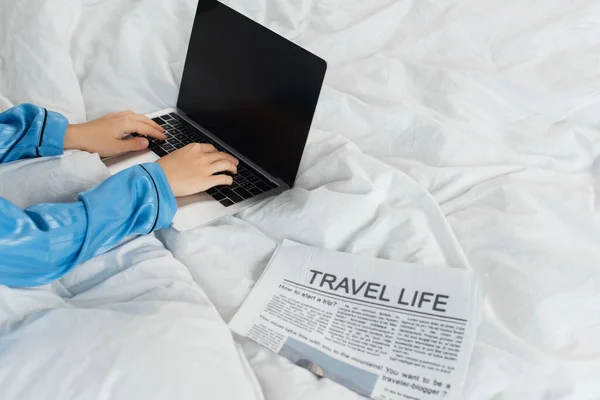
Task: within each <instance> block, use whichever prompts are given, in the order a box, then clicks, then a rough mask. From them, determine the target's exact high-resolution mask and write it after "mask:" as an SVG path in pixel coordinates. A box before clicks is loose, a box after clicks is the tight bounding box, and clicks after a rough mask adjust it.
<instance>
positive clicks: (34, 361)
mask: <svg viewBox="0 0 600 400" xmlns="http://www.w3.org/2000/svg"><path fill="white" fill-rule="evenodd" d="M228 3H229V4H232V5H233V6H234V7H236V8H237V9H239V10H240V11H242V12H244V13H245V14H246V15H249V16H251V17H252V18H254V19H256V20H258V21H259V22H261V23H263V24H265V25H267V26H269V27H270V28H272V29H274V30H276V31H278V32H280V33H281V34H283V35H284V36H286V37H288V38H291V39H293V40H295V41H296V42H298V43H299V44H301V45H303V46H305V47H307V48H309V49H310V50H312V51H314V52H316V53H317V54H319V55H321V56H322V57H324V58H326V59H327V60H328V61H329V71H328V76H327V79H326V84H325V88H324V91H323V94H322V98H321V103H320V107H319V110H318V112H317V115H316V118H315V122H314V125H313V127H314V129H313V132H312V133H311V137H310V140H309V144H308V146H307V150H306V153H305V157H304V159H303V163H302V167H301V171H300V176H299V179H298V185H297V188H296V189H294V190H292V191H290V192H289V193H286V194H284V195H282V196H280V197H278V198H275V199H272V200H270V201H267V202H265V203H263V204H260V205H258V206H256V207H253V208H252V209H250V210H247V211H245V212H244V213H242V214H241V215H238V216H236V217H230V218H225V219H223V220H220V221H218V222H217V223H215V224H213V225H212V226H210V227H205V228H200V229H197V230H194V231H192V232H188V233H185V234H180V233H177V232H174V231H163V232H160V233H159V234H158V237H159V238H160V239H161V241H162V242H164V243H165V244H166V246H167V248H168V249H169V251H167V250H166V249H165V248H164V247H163V245H162V244H161V242H159V241H158V240H157V239H156V238H155V237H154V236H149V237H146V238H139V239H135V240H133V241H131V242H129V243H127V244H125V245H124V246H122V247H120V248H118V249H117V250H115V251H113V252H111V253H108V254H107V255H105V256H102V257H100V258H97V259H95V260H92V261H91V262H89V263H86V264H85V265H82V266H80V267H79V268H77V269H76V270H75V272H74V273H73V274H71V275H69V276H68V277H67V278H65V279H63V280H62V281H61V282H58V283H56V284H54V285H51V286H49V287H45V288H42V289H37V290H17V289H8V288H0V393H2V396H1V397H2V398H3V399H21V398H61V399H62V398H67V399H71V398H72V399H75V398H100V399H109V398H110V399H112V398H123V399H136V398H140V399H153V398H157V399H159V398H178V399H186V398H194V399H196V398H224V399H229V398H231V399H234V398H235V399H243V398H248V399H259V398H261V397H262V396H263V395H264V398H266V399H269V400H280V399H283V400H288V399H290V400H291V399H304V398H309V399H338V398H339V399H354V398H358V396H357V395H355V394H354V393H352V392H350V391H348V390H346V389H344V388H342V387H340V386H338V385H337V384H334V383H332V382H330V381H328V380H322V381H318V380H316V379H315V378H314V377H313V376H312V375H311V374H310V373H308V372H307V371H305V370H302V369H301V368H298V367H295V366H293V365H291V364H290V363H288V362H287V361H285V360H282V359H280V358H279V357H277V356H275V355H272V354H269V353H268V352H267V351H265V350H263V349H261V348H259V347H258V346H256V345H254V344H252V343H249V342H246V341H244V340H239V339H238V343H239V344H240V346H241V349H242V350H243V353H244V355H245V357H244V356H243V355H241V353H239V352H238V351H237V348H236V345H235V344H234V342H233V341H232V340H231V337H230V336H229V334H228V333H227V328H226V326H225V323H224V321H227V320H229V319H230V318H231V316H232V315H233V313H234V312H235V310H236V309H237V307H238V306H239V305H240V303H241V302H242V301H243V298H244V296H245V295H246V294H247V293H248V291H249V290H250V289H251V287H252V285H253V283H254V281H255V280H256V279H257V277H258V276H259V274H260V273H261V271H262V269H263V268H264V266H265V264H266V262H267V260H268V258H269V256H270V255H271V252H272V250H273V249H274V248H275V245H276V243H277V241H278V240H280V239H282V238H289V239H292V240H296V241H299V242H302V243H306V244H311V245H317V246H322V247H327V248H332V249H338V250H343V251H348V252H352V253H356V254H366V255H372V256H376V257H381V258H388V259H395V260H404V261H414V262H419V263H422V264H426V265H430V266H431V267H441V268H443V267H448V266H451V267H458V268H470V269H473V270H475V271H477V272H479V273H481V274H482V275H483V277H484V281H485V290H486V307H485V313H484V317H483V321H482V324H481V326H480V328H479V332H478V342H477V344H476V346H475V351H474V354H473V358H472V361H471V368H470V370H469V373H468V376H467V380H466V384H465V388H464V398H466V399H532V400H535V399H598V398H600V380H598V376H600V344H599V342H598V340H597V338H598V337H600V245H599V241H598V238H599V237H600V214H599V212H600V200H598V198H599V197H598V196H599V194H600V193H599V192H600V134H599V132H598V127H599V124H600V113H598V109H599V106H600V94H599V93H600V70H599V69H598V63H599V61H600V55H599V53H598V52H597V49H598V47H599V46H600V25H599V24H598V23H597V21H598V19H600V4H597V3H596V2H590V1H584V0H578V1H571V2H564V1H559V0H545V1H542V0H531V1H528V2H521V1H516V0H502V1H500V0H485V1H475V0H448V1H441V2H440V1H429V0H420V1H404V0H372V1H368V2H367V1H360V0H345V1H340V0H303V1H299V0H298V1H292V0H245V1H242V0H231V1H229V2H228ZM194 6H195V4H194V2H193V1H191V0H176V1H175V0H173V1H169V2H167V1H159V0H140V1H133V0H127V1H123V0H104V1H98V0H83V1H80V2H72V1H69V0H49V1H35V0H23V1H20V2H11V1H3V2H0V108H6V107H9V106H11V105H13V104H17V103H20V102H25V101H29V102H35V103H38V104H42V105H45V106H48V107H50V108H52V109H55V110H58V111H61V112H63V113H65V114H66V115H67V116H69V118H70V119H71V120H72V121H83V120H85V119H86V118H94V117H97V116H100V115H102V114H104V113H106V112H109V111H115V110H118V109H128V108H129V109H133V110H135V111H137V112H151V111H154V110H157V109H160V108H163V107H166V106H172V105H174V104H175V102H176V97H177V86H178V82H179V79H180V76H181V70H182V66H183V60H184V55H185V49H186V41H187V38H188V35H189V32H190V29H191V23H192V19H193V10H194ZM84 156H85V155H84V154H82V153H75V154H73V155H69V156H68V157H66V158H65V160H68V159H70V158H71V157H72V160H71V161H69V162H73V163H76V164H77V165H80V168H79V171H81V174H82V177H83V178H85V177H86V176H88V177H89V176H90V175H86V173H85V172H86V169H85V168H87V169H88V170H89V169H90V168H98V169H94V171H96V172H95V173H97V174H98V175H97V176H98V178H100V177H101V176H102V171H101V165H99V164H98V163H97V159H96V160H95V161H94V160H93V159H90V158H87V157H93V156H87V157H84ZM92 166H93V167H92ZM57 168H59V169H58V170H59V171H60V166H58V167H57ZM69 170H70V171H72V170H73V169H69ZM0 171H2V170H0ZM9 173H15V171H12V172H11V171H6V174H3V175H1V176H0V183H1V182H2V181H3V180H4V179H9V178H5V176H9V175H8V174H9ZM16 173H24V174H26V173H27V172H26V169H23V171H21V172H18V171H17V172H16ZM94 176H96V175H94ZM68 181H69V182H76V183H77V184H79V185H81V187H85V186H86V185H89V184H90V182H89V181H90V180H89V178H85V179H82V180H79V179H78V178H77V177H73V179H70V180H68ZM42 184H43V183H42ZM45 184H46V186H47V188H46V189H48V187H52V185H51V180H50V181H46V182H45ZM67 186H68V190H69V191H74V190H75V189H76V188H77V185H75V184H69V185H66V186H65V188H66V187H67ZM2 188H3V187H2V184H0V192H2V191H3V189H2ZM48 190H49V189H48ZM65 190H67V189H65ZM7 191H8V190H7V189H6V186H5V187H4V193H0V195H6V192H7ZM57 195H58V194H57ZM44 200H45V199H44ZM172 255H173V256H174V258H173V256H172ZM186 267H187V268H186ZM192 278H193V279H192ZM213 305H214V307H213ZM223 320H224V321H223ZM246 360H248V361H249V364H250V366H251V371H250V370H249V369H248V368H247V364H246ZM219 389H221V390H224V391H225V392H219ZM261 392H262V393H261Z"/></svg>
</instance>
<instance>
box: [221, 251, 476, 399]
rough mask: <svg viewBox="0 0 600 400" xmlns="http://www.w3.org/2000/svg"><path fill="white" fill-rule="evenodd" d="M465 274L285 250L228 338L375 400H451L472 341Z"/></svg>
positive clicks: (470, 280)
mask: <svg viewBox="0 0 600 400" xmlns="http://www.w3.org/2000/svg"><path fill="white" fill-rule="evenodd" d="M477 282H478V280H477V279H474V277H473V274H472V273H471V272H469V271H466V270H461V269H454V268H431V267H429V268H428V267H423V266H419V265H415V264H408V263H401V262H392V261H387V260H378V259H370V258H364V257H358V256H354V255H350V254H346V253H339V252H334V251H328V250H321V249H317V248H314V247H308V246H304V245H300V244H297V243H294V242H290V241H285V242H283V243H282V245H281V246H280V247H279V248H278V250H277V251H276V252H275V254H274V256H273V257H272V258H271V261H270V262H269V265H268V266H267V268H266V269H265V272H264V273H263V275H262V276H261V277H260V279H259V280H258V282H257V283H256V286H255V287H254V289H253V290H252V292H251V293H250V294H249V296H248V297H247V299H246V300H245V302H244V304H243V305H242V307H241V308H240V310H239V311H238V312H237V314H236V315H235V316H234V318H233V319H232V320H231V322H230V324H229V326H230V328H231V330H232V331H233V332H235V333H237V334H239V335H242V336H245V337H247V338H249V339H252V340H254V341H255V342H257V343H259V344H260V345H262V346H265V347H267V348H268V349H270V350H272V351H274V352H276V353H278V354H280V355H281V356H283V357H286V358H287V359H289V360H290V361H292V362H294V363H296V364H297V365H300V366H302V367H304V368H307V369H308V370H310V371H311V372H313V373H314V374H316V375H318V376H319V377H325V378H329V379H331V380H334V381H336V382H338V383H340V384H342V385H344V386H346V387H348V388H349V389H351V390H354V391H356V392H358V393H360V394H362V395H364V396H367V397H371V398H372V399H376V400H395V399H438V398H439V399H441V398H444V399H455V398H460V397H461V392H462V385H463V380H464V377H465V372H466V368H467V364H468V361H469V358H470V355H471V352H472V349H473V345H474V340H475V328H476V325H477V322H478V321H477V319H478V309H477V307H478V303H479V296H478V289H477V286H478V285H477Z"/></svg>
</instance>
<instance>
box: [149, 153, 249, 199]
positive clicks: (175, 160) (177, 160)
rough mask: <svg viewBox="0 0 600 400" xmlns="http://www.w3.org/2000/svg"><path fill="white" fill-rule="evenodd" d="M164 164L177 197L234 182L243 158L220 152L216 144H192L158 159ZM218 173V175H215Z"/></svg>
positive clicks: (159, 162)
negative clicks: (230, 174)
mask: <svg viewBox="0 0 600 400" xmlns="http://www.w3.org/2000/svg"><path fill="white" fill-rule="evenodd" d="M157 163H158V164H160V166H161V167H162V169H163V171H164V172H165V175H166V176H167V180H168V181H169V185H170V186H171V190H172V191H173V194H174V195H175V197H181V196H188V195H191V194H195V193H199V192H204V191H206V190H208V189H210V188H212V187H214V186H218V185H231V184H232V183H233V178H232V177H231V176H229V175H225V174H222V172H226V171H228V172H231V173H232V174H237V165H238V164H239V161H238V160H237V159H236V158H234V157H233V156H231V155H229V154H227V153H222V152H219V151H217V149H216V148H215V147H214V146H213V145H212V144H206V143H191V144H188V145H187V146H185V147H182V148H181V149H178V150H175V151H174V152H172V153H170V154H167V155H166V156H164V157H162V158H161V159H160V160H158V161H157ZM213 174H217V175H213Z"/></svg>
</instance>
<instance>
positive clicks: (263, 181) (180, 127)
mask: <svg viewBox="0 0 600 400" xmlns="http://www.w3.org/2000/svg"><path fill="white" fill-rule="evenodd" d="M152 120H153V121H154V122H156V123H157V124H159V125H160V126H162V127H163V128H164V130H165V135H166V136H167V140H164V141H162V140H155V139H152V138H147V139H148V140H149V141H150V147H149V148H150V150H152V151H153V152H154V153H155V154H156V155H158V156H159V157H162V156H166V155H167V154H169V153H171V152H173V151H175V150H177V149H179V148H181V147H183V146H185V145H187V144H190V143H210V144H212V145H213V146H215V147H216V148H217V150H219V151H223V152H227V150H226V149H225V148H224V147H223V146H221V145H220V144H219V143H217V142H215V141H214V140H213V139H211V138H210V137H209V136H207V135H205V134H204V132H202V131H200V130H199V129H197V128H196V127H194V126H192V125H190V124H189V123H188V122H187V121H186V120H184V119H183V118H181V117H180V116H179V115H177V114H175V113H171V114H166V115H162V116H160V117H156V118H152ZM227 174H228V175H229V172H227ZM277 186H278V185H277V184H276V183H273V182H272V181H271V180H270V179H269V178H267V177H266V176H264V175H263V174H261V173H260V172H258V171H256V170H255V169H254V168H252V167H250V166H249V165H248V164H246V163H245V162H244V161H242V160H240V163H239V165H238V173H237V175H233V185H231V186H216V187H214V188H212V189H209V190H207V191H206V193H208V194H209V195H211V196H212V197H213V199H215V200H217V201H218V202H220V203H221V204H222V205H224V206H225V207H229V206H231V205H233V204H235V203H239V202H242V201H244V200H246V199H249V198H252V197H254V196H257V195H259V194H261V193H264V192H268V191H269V190H271V189H274V188H276V187H277Z"/></svg>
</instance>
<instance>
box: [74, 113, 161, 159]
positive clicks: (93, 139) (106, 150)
mask: <svg viewBox="0 0 600 400" xmlns="http://www.w3.org/2000/svg"><path fill="white" fill-rule="evenodd" d="M163 132H164V129H163V128H161V127H160V125H158V124H157V123H156V122H154V121H152V120H151V119H150V118H147V117H145V116H144V115H141V114H136V113H134V112H133V111H123V112H119V113H114V114H108V115H106V116H104V117H102V118H99V119H96V120H94V121H90V122H85V123H83V124H71V125H69V126H68V127H67V132H66V134H65V149H77V150H85V151H88V152H90V153H98V155H99V156H100V157H108V156H113V155H116V154H121V153H126V152H129V151H139V150H144V149H145V148H147V147H148V144H149V143H148V139H146V138H143V137H131V138H127V139H123V136H125V135H127V134H131V133H139V134H140V135H143V136H148V137H151V138H154V139H158V140H165V139H166V136H165V135H164V133H163Z"/></svg>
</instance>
